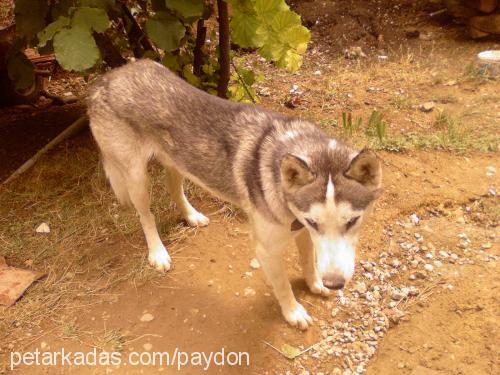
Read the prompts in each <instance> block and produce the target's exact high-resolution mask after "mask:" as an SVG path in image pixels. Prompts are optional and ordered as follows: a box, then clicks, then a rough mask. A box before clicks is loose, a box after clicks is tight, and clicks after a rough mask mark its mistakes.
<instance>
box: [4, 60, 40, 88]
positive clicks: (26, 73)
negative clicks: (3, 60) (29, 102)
mask: <svg viewBox="0 0 500 375" xmlns="http://www.w3.org/2000/svg"><path fill="white" fill-rule="evenodd" d="M34 69H35V67H34V66H33V64H32V63H31V61H30V60H29V59H28V58H27V57H26V55H25V54H24V53H22V52H20V51H19V52H17V53H14V54H13V55H11V56H10V57H9V58H8V59H7V74H8V75H9V79H10V80H11V81H12V83H13V84H14V88H15V89H16V90H25V89H28V88H30V87H31V86H32V85H33V83H34V82H35V73H34Z"/></svg>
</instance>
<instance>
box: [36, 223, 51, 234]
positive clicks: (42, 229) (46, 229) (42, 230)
mask: <svg viewBox="0 0 500 375" xmlns="http://www.w3.org/2000/svg"><path fill="white" fill-rule="evenodd" d="M35 232H36V233H50V227H49V224H47V223H41V224H40V225H39V226H37V227H36V229H35Z"/></svg>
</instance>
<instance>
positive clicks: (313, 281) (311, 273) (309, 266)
mask: <svg viewBox="0 0 500 375" xmlns="http://www.w3.org/2000/svg"><path fill="white" fill-rule="evenodd" d="M295 243H296V244H297V248H298V249H299V254H300V261H301V263H302V272H303V275H304V279H305V281H306V284H307V286H308V287H309V289H310V290H311V292H312V293H314V294H321V295H322V296H325V297H326V296H329V295H330V289H328V288H326V287H325V286H324V285H323V281H322V280H321V277H320V276H319V274H318V269H317V266H316V254H315V250H314V245H313V243H312V241H311V236H310V234H309V232H308V231H307V229H305V228H304V229H302V230H301V231H300V233H299V234H297V236H296V237H295Z"/></svg>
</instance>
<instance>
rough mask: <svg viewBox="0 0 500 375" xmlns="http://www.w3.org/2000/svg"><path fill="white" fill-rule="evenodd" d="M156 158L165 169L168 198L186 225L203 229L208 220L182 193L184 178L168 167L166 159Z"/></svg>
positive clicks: (173, 168)
mask: <svg viewBox="0 0 500 375" xmlns="http://www.w3.org/2000/svg"><path fill="white" fill-rule="evenodd" d="M156 158H157V159H158V161H160V163H161V164H162V165H163V166H164V167H165V169H166V170H167V173H168V178H167V188H168V192H169V193H170V197H171V198H172V200H173V201H174V202H175V204H176V205H177V207H178V208H179V211H181V215H182V217H183V218H184V220H186V222H187V223H188V225H190V226H192V227H204V226H207V225H208V223H209V222H210V220H209V219H208V217H206V216H205V215H203V214H202V213H201V212H199V211H197V210H196V209H195V208H194V207H193V206H192V205H191V203H189V201H188V199H187V198H186V194H185V193H184V187H183V181H184V177H183V176H182V174H180V173H179V171H178V170H177V169H176V168H175V167H173V166H171V165H169V163H168V162H167V160H166V158H165V157H164V156H162V155H156Z"/></svg>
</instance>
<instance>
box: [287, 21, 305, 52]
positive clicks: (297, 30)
mask: <svg viewBox="0 0 500 375" xmlns="http://www.w3.org/2000/svg"><path fill="white" fill-rule="evenodd" d="M283 38H284V40H286V41H287V43H288V45H289V46H291V47H293V48H294V49H295V51H296V52H297V53H300V54H303V53H305V52H306V50H307V44H308V43H309V41H310V40H311V33H310V32H309V30H307V29H306V28H305V27H304V26H302V25H300V26H294V27H292V28H291V29H289V30H287V31H286V33H284V35H283Z"/></svg>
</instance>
